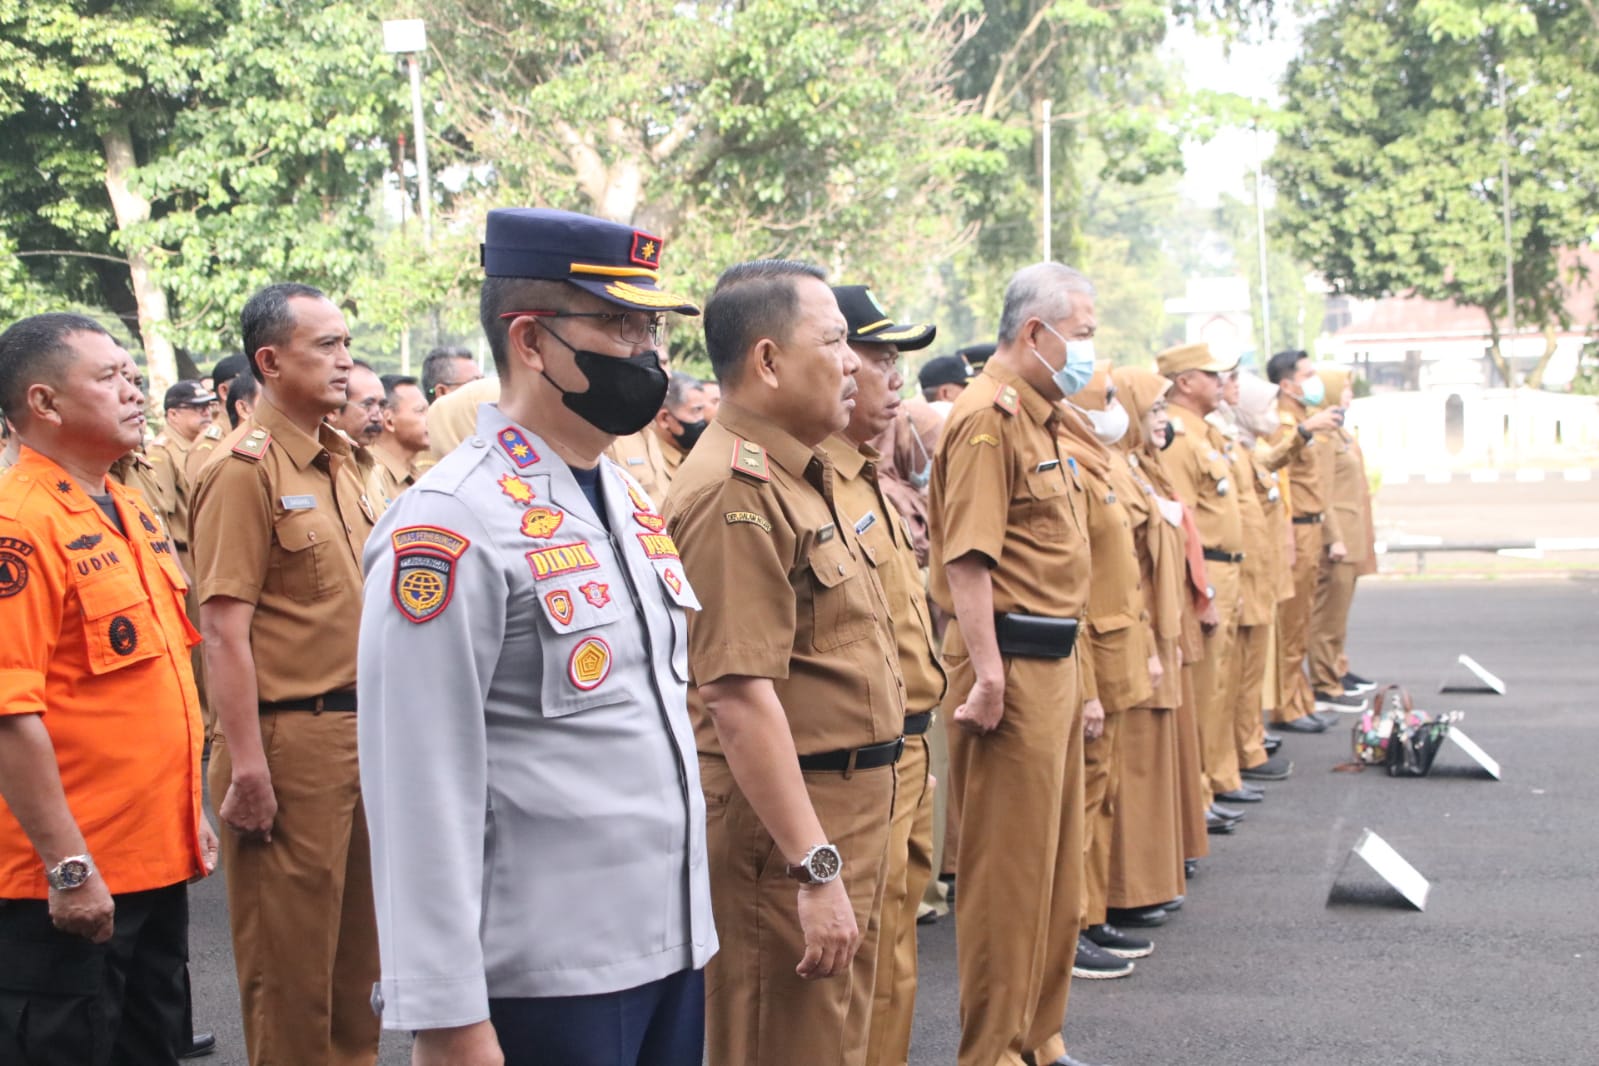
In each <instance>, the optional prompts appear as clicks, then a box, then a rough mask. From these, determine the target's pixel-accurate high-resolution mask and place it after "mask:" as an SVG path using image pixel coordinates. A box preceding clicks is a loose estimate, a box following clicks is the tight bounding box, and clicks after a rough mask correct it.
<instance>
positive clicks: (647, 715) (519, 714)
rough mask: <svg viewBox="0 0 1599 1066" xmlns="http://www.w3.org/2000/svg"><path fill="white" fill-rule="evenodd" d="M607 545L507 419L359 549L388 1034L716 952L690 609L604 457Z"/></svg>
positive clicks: (454, 1021) (364, 708)
mask: <svg viewBox="0 0 1599 1066" xmlns="http://www.w3.org/2000/svg"><path fill="white" fill-rule="evenodd" d="M601 464H602V467H603V470H602V474H601V484H602V491H603V499H604V501H605V505H606V512H607V518H608V520H609V523H610V532H607V531H606V529H605V527H604V525H602V524H601V523H600V521H599V518H598V517H597V516H596V515H595V513H594V510H593V508H592V507H591V506H590V504H589V502H588V499H587V498H586V497H585V496H584V495H583V492H582V490H581V489H580V488H579V487H578V485H577V482H576V481H575V480H574V478H573V477H572V474H571V471H570V470H569V469H568V468H567V467H566V465H565V464H564V463H563V462H562V461H561V460H560V459H559V458H558V457H556V456H555V455H554V453H553V452H552V451H551V450H550V449H549V448H547V447H546V445H545V444H544V442H543V441H542V440H540V439H539V438H538V437H536V436H535V435H534V434H533V433H531V432H530V431H528V430H526V429H524V428H522V427H520V426H517V425H515V424H514V423H512V422H510V421H509V420H508V419H506V417H505V416H504V415H503V414H501V413H500V411H499V410H498V408H496V407H493V406H490V405H484V406H482V407H480V408H479V410H478V422H477V436H475V437H472V438H469V439H468V440H467V441H466V442H465V443H464V444H463V445H462V446H461V447H460V448H458V449H456V450H455V451H454V452H452V453H451V454H450V455H449V456H447V457H446V458H445V459H444V460H442V461H441V462H440V463H439V464H438V465H437V466H435V467H434V468H433V469H432V470H430V471H428V472H427V474H425V475H424V476H423V477H422V478H421V479H420V480H419V481H418V482H417V484H416V485H415V486H414V487H412V488H411V489H410V490H409V491H407V492H406V493H405V494H404V495H402V496H401V497H399V499H397V500H396V501H395V502H394V505H393V507H391V508H390V509H389V511H388V512H387V513H386V514H385V515H384V516H383V518H382V520H381V521H380V522H379V523H378V526H377V529H376V530H374V532H373V534H372V537H371V539H370V540H369V541H368V542H367V551H366V558H365V568H366V589H365V603H364V607H363V611H362V616H361V642H360V682H359V684H360V708H361V710H360V714H359V717H358V723H359V736H360V754H361V789H362V795H363V798H364V800H365V803H366V817H367V823H368V825H369V826H370V828H371V835H372V870H373V889H374V896H375V899H376V903H377V919H378V939H379V944H380V947H381V954H382V960H383V973H382V983H381V986H380V988H379V990H378V992H377V994H375V996H374V1001H375V1002H376V1003H377V1004H378V1005H380V1007H381V1009H382V1012H383V1024H384V1026H385V1027H387V1028H390V1029H432V1028H440V1027H445V1026H457V1025H466V1024H470V1023H473V1022H477V1021H481V1020H483V1019H485V1018H487V1017H488V1016H489V1010H488V1000H489V998H490V997H494V998H502V997H532V996H574V995H590V994H595V993H601V992H613V991H618V990H621V989H626V988H631V987H634V986H637V985H640V984H644V983H646V982H649V981H654V980H658V979H660V978H662V977H665V976H668V975H669V974H672V973H676V972H679V971H682V970H686V969H690V968H699V967H702V966H704V965H705V963H706V961H707V960H708V959H709V958H710V956H711V955H712V954H713V953H714V952H715V950H716V931H715V928H714V926H713V924H712V920H711V909H710V882H709V877H708V873H707V870H706V856H705V803H704V798H703V797H702V795H701V793H700V782H699V769H698V764H697V761H696V758H695V753H694V734H693V729H692V727H691V726H690V724H689V719H688V713H687V710H686V708H685V702H684V701H685V688H684V686H685V682H686V681H687V679H688V658H687V657H688V645H687V640H688V630H687V624H686V620H685V617H684V610H685V608H687V609H696V608H698V607H699V603H698V601H697V600H696V599H695V598H694V592H693V589H692V588H690V587H689V584H688V581H687V580H686V579H685V578H684V577H683V568H682V563H681V561H680V560H679V559H678V558H677V553H676V549H675V546H674V545H673V544H672V541H671V538H670V536H667V535H666V533H665V523H664V522H663V521H662V520H661V519H660V518H659V517H658V515H657V512H656V510H655V507H654V505H653V504H652V503H651V501H650V500H649V499H648V498H647V497H646V496H645V495H644V493H643V491H642V490H641V489H640V488H639V487H638V486H637V484H636V483H634V482H633V481H632V480H631V479H630V478H629V477H627V475H626V474H624V473H623V472H622V471H621V469H620V468H619V467H617V466H616V465H615V464H613V463H611V462H609V461H608V460H601Z"/></svg>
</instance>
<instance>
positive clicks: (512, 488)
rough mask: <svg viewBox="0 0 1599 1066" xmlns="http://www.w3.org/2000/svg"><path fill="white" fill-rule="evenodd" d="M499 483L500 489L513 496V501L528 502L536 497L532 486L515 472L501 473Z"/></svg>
mask: <svg viewBox="0 0 1599 1066" xmlns="http://www.w3.org/2000/svg"><path fill="white" fill-rule="evenodd" d="M498 484H499V486H500V491H501V492H503V493H505V494H506V495H507V496H509V497H511V501H512V502H513V503H521V504H528V503H532V502H533V500H534V499H535V493H534V492H533V489H532V487H531V486H529V485H528V483H527V482H525V481H523V480H522V479H521V478H519V477H517V476H516V475H515V474H501V475H500V480H499V482H498Z"/></svg>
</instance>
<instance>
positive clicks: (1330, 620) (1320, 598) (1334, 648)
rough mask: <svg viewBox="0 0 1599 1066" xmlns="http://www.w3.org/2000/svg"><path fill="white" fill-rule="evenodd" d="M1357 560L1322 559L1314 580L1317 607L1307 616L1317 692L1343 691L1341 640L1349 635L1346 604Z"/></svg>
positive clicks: (1350, 600)
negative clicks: (1340, 561) (1353, 561)
mask: <svg viewBox="0 0 1599 1066" xmlns="http://www.w3.org/2000/svg"><path fill="white" fill-rule="evenodd" d="M1359 569H1360V564H1359V563H1351V562H1342V563H1335V562H1332V561H1330V560H1325V559H1324V560H1323V561H1322V564H1321V572H1320V573H1319V574H1318V575H1317V580H1316V606H1315V609H1314V610H1313V611H1312V612H1311V616H1310V648H1309V654H1310V685H1311V688H1312V689H1313V690H1314V691H1316V692H1333V693H1337V692H1342V691H1343V690H1344V671H1342V670H1340V669H1339V663H1341V662H1346V661H1347V660H1345V659H1344V657H1343V655H1344V639H1345V637H1347V636H1348V634H1349V605H1350V604H1351V603H1353V602H1354V599H1355V578H1356V577H1357V576H1359V575H1358V571H1359Z"/></svg>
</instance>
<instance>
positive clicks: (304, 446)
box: [251, 396, 352, 470]
mask: <svg viewBox="0 0 1599 1066" xmlns="http://www.w3.org/2000/svg"><path fill="white" fill-rule="evenodd" d="M251 420H252V421H253V422H255V424H256V425H258V426H260V427H261V428H262V429H264V430H266V431H267V432H268V433H270V434H272V441H273V443H275V444H280V445H282V446H283V451H284V454H286V455H287V456H288V457H289V460H290V461H291V462H292V463H294V465H295V466H297V467H299V468H300V469H301V470H304V469H305V468H306V467H308V466H310V465H311V464H312V462H314V461H315V460H316V457H317V456H319V455H321V454H322V453H323V452H328V453H330V454H332V455H337V456H339V457H340V458H343V459H348V458H350V456H351V454H352V452H351V448H350V442H349V441H348V440H347V439H345V437H344V436H343V435H342V434H341V433H340V432H339V431H338V430H336V429H334V428H333V427H332V426H330V425H328V424H327V423H326V422H318V423H317V429H316V431H317V435H316V436H314V437H313V436H311V435H310V434H309V433H307V432H306V431H305V430H303V429H301V428H300V427H299V426H297V425H295V424H294V423H293V422H291V421H289V416H288V415H286V414H284V413H283V411H282V410H280V409H279V408H278V407H277V405H275V404H274V403H273V402H272V401H271V400H269V399H267V398H266V397H265V396H262V397H261V399H260V400H259V402H257V403H256V405H255V414H254V415H253V416H252V418H251Z"/></svg>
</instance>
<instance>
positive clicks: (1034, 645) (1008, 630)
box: [994, 611, 1077, 659]
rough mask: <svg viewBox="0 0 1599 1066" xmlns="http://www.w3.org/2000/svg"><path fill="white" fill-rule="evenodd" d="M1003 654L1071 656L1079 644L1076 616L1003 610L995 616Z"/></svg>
mask: <svg viewBox="0 0 1599 1066" xmlns="http://www.w3.org/2000/svg"><path fill="white" fill-rule="evenodd" d="M994 638H995V640H996V641H997V642H998V644H999V651H1000V654H1001V655H1014V656H1017V657H1018V658H1023V659H1069V658H1071V654H1072V648H1073V646H1075V645H1076V643H1077V619H1075V618H1046V617H1044V616H1042V615H1036V614H1016V613H1014V612H1011V611H1001V612H999V613H998V614H996V615H994Z"/></svg>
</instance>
